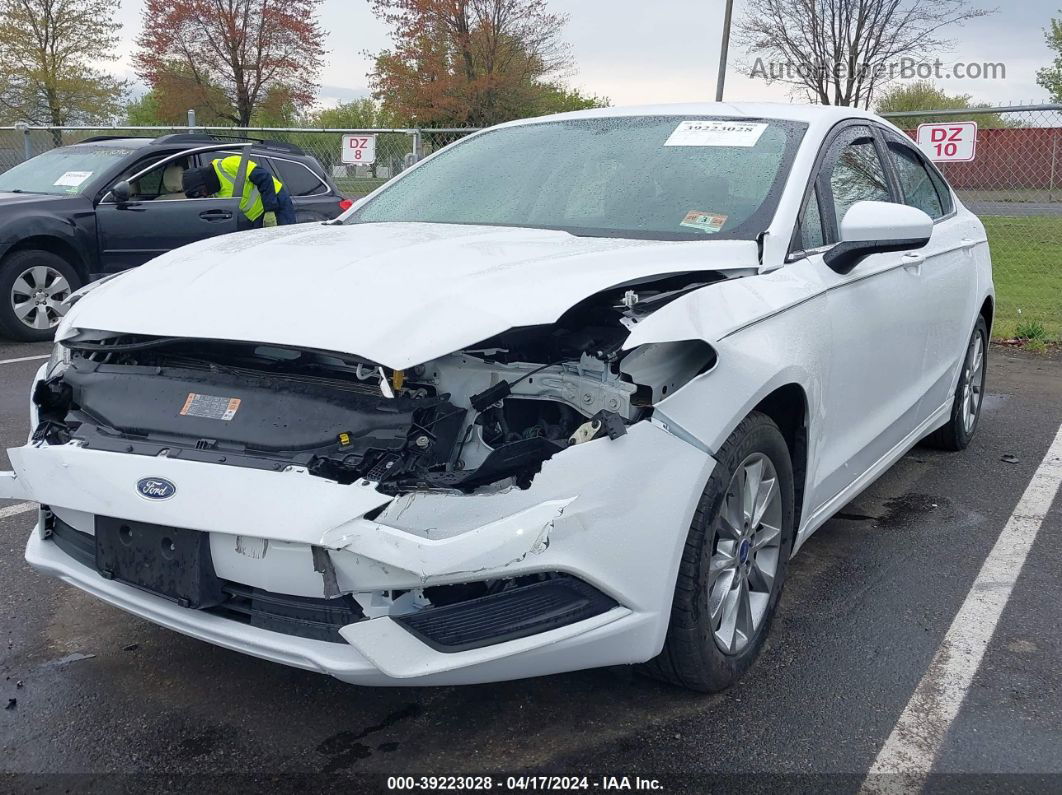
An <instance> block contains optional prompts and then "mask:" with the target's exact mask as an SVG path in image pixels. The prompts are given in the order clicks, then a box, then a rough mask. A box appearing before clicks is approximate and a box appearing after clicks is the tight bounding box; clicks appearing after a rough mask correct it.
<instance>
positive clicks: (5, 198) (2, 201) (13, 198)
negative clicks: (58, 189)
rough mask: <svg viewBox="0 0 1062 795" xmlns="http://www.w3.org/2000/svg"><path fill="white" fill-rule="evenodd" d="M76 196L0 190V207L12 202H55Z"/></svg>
mask: <svg viewBox="0 0 1062 795" xmlns="http://www.w3.org/2000/svg"><path fill="white" fill-rule="evenodd" d="M71 198H76V197H75V196H66V195H63V196H56V195H53V194H51V193H8V192H7V191H0V207H8V206H10V205H13V204H29V203H31V202H48V203H51V202H56V201H62V200H63V199H71Z"/></svg>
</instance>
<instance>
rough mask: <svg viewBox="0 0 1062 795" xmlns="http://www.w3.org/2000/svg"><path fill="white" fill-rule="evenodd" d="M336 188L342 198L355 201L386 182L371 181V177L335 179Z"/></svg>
mask: <svg viewBox="0 0 1062 795" xmlns="http://www.w3.org/2000/svg"><path fill="white" fill-rule="evenodd" d="M335 182H336V187H337V188H339V192H340V193H342V194H343V195H344V196H349V197H350V198H352V199H357V198H358V197H360V196H368V195H369V194H370V193H372V192H373V191H374V190H376V189H377V188H378V187H380V186H381V185H383V184H384V183H386V182H388V180H386V179H373V178H371V177H358V178H355V177H336V178H335Z"/></svg>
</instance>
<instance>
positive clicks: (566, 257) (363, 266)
mask: <svg viewBox="0 0 1062 795" xmlns="http://www.w3.org/2000/svg"><path fill="white" fill-rule="evenodd" d="M758 264H759V263H758V251H757V246H756V244H755V243H754V242H752V241H733V240H729V241H728V240H715V241H711V240H706V241H704V242H701V241H692V242H660V241H645V240H621V239H613V238H589V237H575V236H572V235H569V234H568V233H566V232H556V231H549V230H539V229H519V228H511V227H484V226H457V225H446V224H420V223H388V224H355V225H350V226H333V225H315V226H311V225H305V226H297V227H280V228H274V229H268V230H260V231H252V232H246V233H241V234H235V235H228V236H225V237H218V238H213V239H210V240H205V241H201V242H199V243H194V244H192V245H190V246H185V247H184V248H180V249H177V250H176V251H172V252H170V253H168V254H165V255H163V256H161V257H158V258H157V259H155V260H153V261H152V262H150V263H148V264H146V265H144V266H142V267H140V268H138V269H136V270H134V271H130V272H129V273H127V274H124V275H122V276H121V277H120V278H117V279H114V280H113V281H111V282H109V283H107V284H105V285H102V286H100V287H99V288H98V289H96V290H93V291H92V292H91V293H89V294H88V295H86V296H85V297H84V298H83V299H82V300H81V301H79V302H78V303H77V304H76V305H75V306H74V307H73V308H72V309H71V311H70V313H69V314H68V315H67V317H66V318H65V320H64V322H63V325H62V328H61V329H60V331H59V335H58V336H59V338H65V337H67V336H69V335H71V334H72V333H74V330H75V329H93V330H100V331H110V332H121V333H130V334H133V333H135V334H148V335H158V336H179V337H196V338H211V339H229V340H240V341H249V342H264V343H273V344H282V345H290V346H297V347H307V348H316V349H321V350H331V351H341V352H345V353H350V354H354V355H356V356H360V357H363V358H366V359H369V360H371V361H374V362H377V363H379V364H383V365H386V366H387V367H392V368H395V369H404V368H407V367H411V366H413V365H417V364H422V363H424V362H427V361H430V360H431V359H434V358H437V357H439V356H444V355H446V354H448V353H452V352H454V351H456V350H460V349H461V348H464V347H467V346H469V345H473V344H475V343H477V342H480V341H482V340H484V339H487V338H488V337H491V336H494V335H495V334H499V333H501V332H503V331H506V330H508V329H510V328H514V327H518V326H533V325H540V324H545V323H552V322H554V321H556V320H557V319H558V318H559V317H560V316H561V315H562V314H564V312H565V311H566V310H567V309H569V308H570V307H572V306H573V305H574V304H576V303H578V302H579V301H581V300H582V299H584V298H587V297H589V296H591V295H593V294H595V293H597V292H600V291H601V290H604V289H607V288H609V287H614V286H616V285H619V284H623V283H625V282H629V281H632V280H634V279H638V278H641V277H646V276H654V275H659V274H667V273H678V272H684V271H691V270H705V271H712V270H716V271H740V270H747V271H750V272H751V271H754V270H755V269H756V268H757V267H758Z"/></svg>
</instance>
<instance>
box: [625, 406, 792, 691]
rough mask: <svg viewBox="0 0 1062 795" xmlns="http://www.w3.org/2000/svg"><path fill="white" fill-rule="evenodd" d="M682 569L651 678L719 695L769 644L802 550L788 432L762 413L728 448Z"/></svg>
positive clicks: (649, 667)
mask: <svg viewBox="0 0 1062 795" xmlns="http://www.w3.org/2000/svg"><path fill="white" fill-rule="evenodd" d="M716 458H717V464H716V467H715V469H714V470H713V472H712V475H711V478H709V480H708V485H707V486H706V487H705V489H704V493H703V494H702V496H701V500H700V503H699V505H698V507H697V512H696V514H695V515H694V519H693V524H692V526H691V527H690V531H689V536H688V537H687V539H686V546H685V549H684V550H683V554H682V561H681V564H680V566H679V576H678V583H677V585H676V588H675V599H674V602H673V603H672V608H671V621H670V624H669V626H668V632H667V640H666V641H665V643H664V649H663V651H661V653H660V654H659V655H658V656H657V657H655V658H654V659H652V660H650V661H649V662H648V663H646V665H645V666H644V667H643V670H644V671H645V673H647V674H649V675H650V676H653V677H656V678H658V679H663V680H665V681H667V682H671V683H673V684H676V685H680V686H682V687H686V688H689V689H691V690H698V691H701V692H716V691H719V690H725V689H726V688H728V687H730V686H731V685H733V684H734V683H735V682H736V681H737V680H738V679H739V678H741V676H742V675H743V674H744V673H745V672H746V671H747V670H748V669H749V667H750V666H751V665H752V663H753V662H754V661H755V660H756V657H757V656H758V655H759V653H760V649H761V648H762V647H763V643H764V641H765V639H766V637H767V633H768V631H769V629H770V625H771V620H772V618H773V616H774V612H775V608H776V607H777V605H778V600H779V598H780V597H781V594H782V586H783V585H784V583H785V577H786V573H787V572H788V570H789V556H790V554H791V553H792V550H793V536H794V489H793V466H792V462H791V460H790V457H789V449H788V447H787V446H786V443H785V439H784V437H783V436H782V433H781V431H779V429H778V426H777V425H775V423H774V421H773V420H771V418H770V417H768V416H767V415H765V414H761V413H759V412H753V413H752V414H750V415H749V416H748V417H746V418H745V419H744V420H742V422H741V424H740V425H738V427H737V428H736V429H735V430H734V433H733V434H731V436H730V438H729V439H727V441H726V443H725V444H724V445H723V446H722V448H721V449H720V450H719V454H718V456H717V457H716Z"/></svg>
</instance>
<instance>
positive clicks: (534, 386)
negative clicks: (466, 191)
mask: <svg viewBox="0 0 1062 795" xmlns="http://www.w3.org/2000/svg"><path fill="white" fill-rule="evenodd" d="M722 278H724V277H723V276H722V275H720V274H718V273H705V272H698V273H693V274H679V275H674V276H668V277H655V278H653V279H650V280H647V281H645V282H641V283H634V284H626V285H621V286H618V287H616V288H612V289H610V290H607V291H605V292H602V293H599V294H597V295H595V296H593V297H591V298H589V299H586V300H584V301H582V302H580V303H579V304H577V305H576V306H574V307H573V308H571V309H570V310H569V311H568V312H566V313H565V314H564V315H563V316H562V317H561V318H560V319H559V320H558V321H557V322H556V323H554V324H551V325H548V326H533V327H525V328H515V329H511V330H509V331H506V332H504V333H502V334H499V335H497V336H495V337H492V338H490V339H487V340H483V341H482V342H480V343H477V344H475V345H472V346H469V347H467V348H465V349H463V350H461V351H458V352H456V353H453V354H450V355H447V356H443V357H441V358H438V359H435V360H433V361H430V362H426V363H424V364H422V365H418V366H416V367H413V368H411V369H408V370H392V369H388V368H386V367H383V366H380V365H378V364H376V363H374V362H370V361H366V360H362V359H359V358H357V357H356V356H350V355H346V354H338V353H333V352H324V351H316V350H305V349H297V348H287V347H283V346H276V345H269V344H254V343H245V342H232V341H222V340H203V339H190V338H179V337H148V336H138V335H118V334H113V333H106V332H81V333H79V334H78V335H75V336H74V337H71V338H68V339H66V340H64V341H63V343H62V345H63V349H62V351H61V356H60V359H59V360H58V361H56V363H55V366H54V367H53V368H52V369H51V370H50V372H49V377H48V378H47V379H46V380H45V381H42V382H41V383H40V384H39V385H38V388H37V391H36V394H35V395H34V401H35V403H36V405H37V407H38V411H39V417H40V422H39V425H38V427H37V428H36V429H35V431H34V435H33V439H34V441H37V442H46V443H49V444H67V443H75V444H79V445H82V446H84V447H88V448H92V449H98V450H109V451H115V452H123V453H129V454H136V455H145V456H168V457H175V458H181V459H185V460H196V461H206V462H212V463H219V464H225V465H231V466H248V467H256V468H263V469H274V470H282V469H286V468H288V467H300V468H305V469H306V470H307V471H308V472H310V473H311V474H313V475H317V476H320V477H323V478H327V479H329V480H334V481H338V482H340V483H355V482H359V481H368V482H369V483H372V484H374V485H375V486H376V488H377V489H379V490H380V491H381V492H384V493H387V494H401V493H406V492H409V491H415V490H448V491H458V492H465V493H470V492H473V491H476V490H479V489H485V488H507V487H511V486H512V485H516V486H518V487H521V488H526V487H528V486H529V485H530V483H531V481H532V479H533V478H534V476H535V474H536V473H537V472H538V471H539V470H540V469H541V466H542V464H543V463H544V462H545V461H547V460H548V459H550V458H551V457H553V456H554V455H557V454H558V453H560V452H562V451H563V450H565V449H566V448H567V447H569V446H572V445H577V444H583V443H586V442H590V441H593V440H594V439H598V438H600V437H605V436H607V437H610V438H612V439H615V438H618V437H620V436H622V435H623V434H624V433H626V427H627V426H628V425H630V424H632V423H636V422H640V421H643V420H645V419H647V418H648V417H650V416H651V414H652V411H653V406H654V405H655V404H656V403H658V402H659V401H660V400H662V399H664V398H665V397H667V396H668V395H670V394H673V393H674V392H675V391H677V390H678V389H681V388H682V386H683V385H685V384H686V383H688V382H689V381H691V380H692V379H694V378H695V377H697V376H698V375H700V374H702V373H704V372H706V371H707V370H709V369H710V368H711V367H712V366H713V364H714V362H715V352H714V351H713V350H712V348H711V347H710V346H709V345H708V344H707V343H705V342H703V341H699V340H688V341H681V342H668V343H658V344H651V345H643V346H640V347H637V348H634V349H632V350H628V351H624V350H623V343H624V341H625V340H626V338H627V336H628V335H629V334H630V331H631V329H633V328H634V326H635V325H637V323H638V322H640V321H641V320H642V319H644V318H645V317H646V316H648V315H649V314H651V313H652V312H654V311H656V310H657V309H659V308H660V307H662V306H664V305H666V304H667V303H668V302H670V301H672V300H674V299H675V298H677V297H679V296H681V295H683V294H685V293H688V292H690V291H691V290H696V289H699V288H701V287H704V286H707V285H708V284H711V283H713V282H716V281H719V280H721V279H722Z"/></svg>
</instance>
